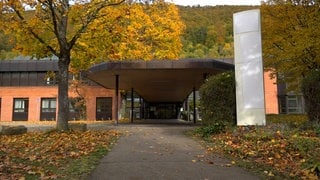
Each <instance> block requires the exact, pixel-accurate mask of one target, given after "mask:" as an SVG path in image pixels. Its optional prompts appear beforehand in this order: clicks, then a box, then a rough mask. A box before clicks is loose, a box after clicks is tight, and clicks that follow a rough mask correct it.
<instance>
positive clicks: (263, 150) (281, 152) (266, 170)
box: [206, 126, 320, 179]
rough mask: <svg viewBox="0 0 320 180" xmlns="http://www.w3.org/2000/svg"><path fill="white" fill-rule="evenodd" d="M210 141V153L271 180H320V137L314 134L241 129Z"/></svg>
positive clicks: (253, 128) (273, 129)
mask: <svg viewBox="0 0 320 180" xmlns="http://www.w3.org/2000/svg"><path fill="white" fill-rule="evenodd" d="M206 140H207V142H210V143H209V144H208V145H207V149H208V151H212V152H214V153H216V152H221V153H224V154H226V155H227V156H229V157H230V158H231V159H233V160H236V163H237V164H238V165H241V166H246V167H247V168H250V169H255V170H256V171H258V172H259V171H260V173H261V174H264V175H265V176H267V177H268V176H269V177H274V176H278V177H279V178H289V179H291V178H302V179H318V178H319V173H320V172H319V170H320V137H319V135H318V134H316V133H315V132H314V131H310V130H305V131H301V130H297V129H286V128H283V127H281V126H279V127H277V126H267V127H249V128H248V127H238V128H236V129H234V130H229V131H227V132H225V133H220V134H217V135H212V136H210V137H209V138H208V139H206ZM317 174H318V176H317ZM276 179H277V178H276Z"/></svg>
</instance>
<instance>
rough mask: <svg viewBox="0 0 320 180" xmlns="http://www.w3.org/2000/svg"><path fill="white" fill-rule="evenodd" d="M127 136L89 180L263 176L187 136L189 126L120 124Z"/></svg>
mask: <svg viewBox="0 0 320 180" xmlns="http://www.w3.org/2000/svg"><path fill="white" fill-rule="evenodd" d="M116 128H117V129H119V130H120V131H122V132H123V134H124V135H123V136H122V137H121V138H120V139H119V141H118V142H117V143H116V144H115V146H114V147H113V148H112V150H111V151H110V152H109V153H108V154H107V156H105V157H104V158H103V159H102V160H101V162H100V164H99V165H98V166H97V168H96V169H95V170H94V171H93V172H92V173H91V174H90V175H89V176H88V177H87V179H88V180H154V179H155V180H162V179H163V180H180V179H181V180H211V179H245V180H250V179H259V177H257V176H255V175H253V174H251V173H249V172H247V171H245V170H244V169H241V168H239V167H236V166H235V165H232V163H231V162H230V161H229V160H227V159H224V158H221V157H219V156H218V155H215V154H213V153H212V152H210V153H208V152H207V151H206V149H205V148H204V147H203V146H202V145H201V144H200V143H199V142H198V140H197V141H196V140H195V139H193V138H191V137H188V136H186V135H185V132H186V131H188V130H191V129H192V128H194V127H193V126H189V125H172V124H171V125H159V124H149V125H146V124H145V125H119V126H117V127H116Z"/></svg>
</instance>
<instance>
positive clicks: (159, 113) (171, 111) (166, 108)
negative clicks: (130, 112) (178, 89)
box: [145, 103, 181, 119]
mask: <svg viewBox="0 0 320 180" xmlns="http://www.w3.org/2000/svg"><path fill="white" fill-rule="evenodd" d="M180 107H181V103H146V107H145V108H146V109H145V113H146V114H145V115H146V118H147V119H177V118H178V113H179V109H180Z"/></svg>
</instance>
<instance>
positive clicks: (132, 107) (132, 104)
mask: <svg viewBox="0 0 320 180" xmlns="http://www.w3.org/2000/svg"><path fill="white" fill-rule="evenodd" d="M133 109H134V97H133V88H131V114H130V119H131V123H133Z"/></svg>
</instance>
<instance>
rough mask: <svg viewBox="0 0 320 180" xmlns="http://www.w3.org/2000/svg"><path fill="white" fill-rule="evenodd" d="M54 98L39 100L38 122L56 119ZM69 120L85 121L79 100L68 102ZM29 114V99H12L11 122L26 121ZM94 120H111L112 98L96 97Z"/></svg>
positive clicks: (83, 109)
mask: <svg viewBox="0 0 320 180" xmlns="http://www.w3.org/2000/svg"><path fill="white" fill-rule="evenodd" d="M56 107H57V100H56V98H41V105H40V120H41V121H50V120H55V119H56ZM69 108H70V109H69V111H70V114H69V115H70V117H69V119H74V120H76V119H85V118H86V105H85V103H84V102H83V101H81V99H79V98H71V99H70V100H69ZM28 112H29V98H14V99H13V117H12V120H13V121H27V120H28ZM0 113H1V98H0ZM96 119H97V120H110V119H112V98H111V97H97V98H96Z"/></svg>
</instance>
